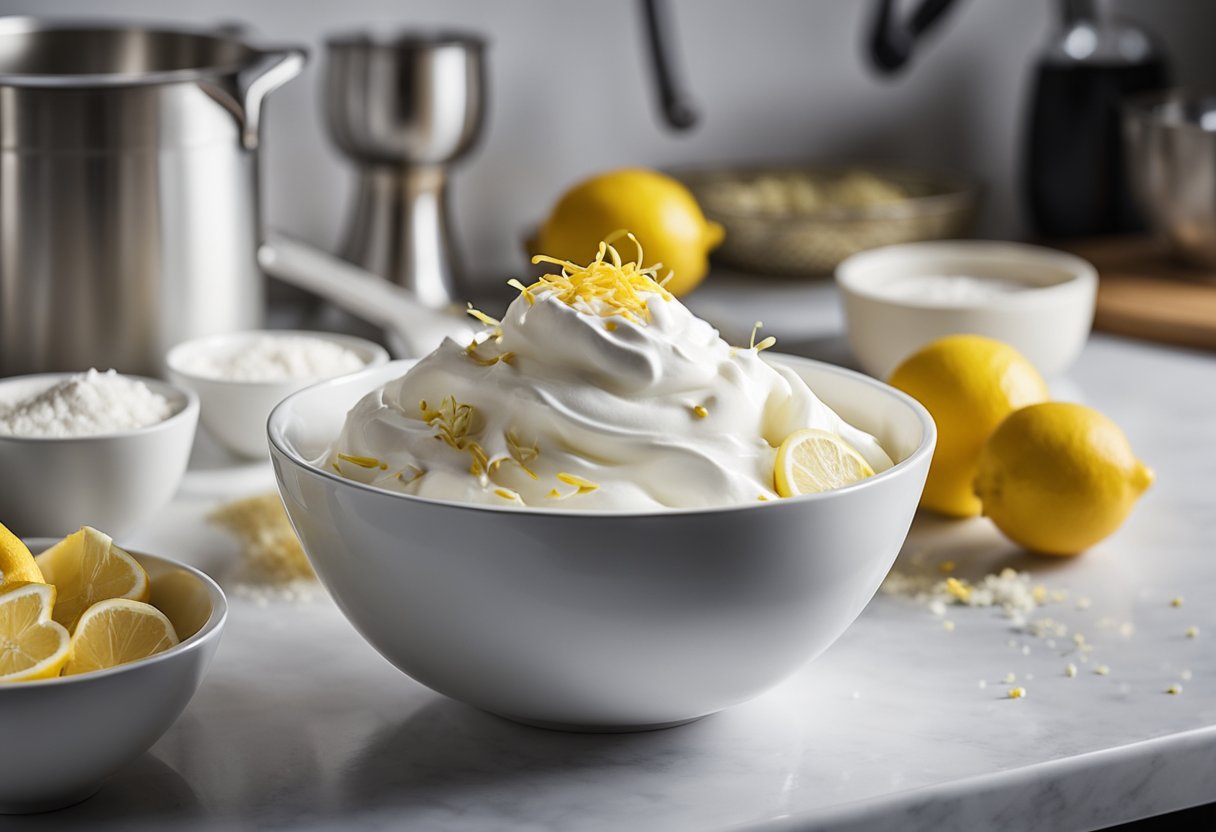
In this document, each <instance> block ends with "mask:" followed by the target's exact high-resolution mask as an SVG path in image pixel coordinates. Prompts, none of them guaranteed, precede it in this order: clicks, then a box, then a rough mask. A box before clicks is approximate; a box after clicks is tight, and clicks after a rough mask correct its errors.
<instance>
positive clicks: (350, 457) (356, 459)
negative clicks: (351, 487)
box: [338, 454, 388, 470]
mask: <svg viewBox="0 0 1216 832" xmlns="http://www.w3.org/2000/svg"><path fill="white" fill-rule="evenodd" d="M338 459H340V460H342V461H343V462H349V463H350V464H351V465H358V466H359V467H360V468H380V469H381V470H384V469H387V468H388V466H387V465H385V464H384V463H383V462H381V461H380V460H378V459H376V458H375V457H374V456H355V455H354V454H338Z"/></svg>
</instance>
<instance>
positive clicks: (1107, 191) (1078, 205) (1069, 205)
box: [1024, 0, 1169, 237]
mask: <svg viewBox="0 0 1216 832" xmlns="http://www.w3.org/2000/svg"><path fill="white" fill-rule="evenodd" d="M1063 7H1064V23H1065V25H1064V29H1063V32H1062V33H1061V34H1060V35H1059V36H1058V38H1057V39H1056V40H1055V41H1054V42H1053V43H1052V44H1050V45H1049V47H1048V49H1047V51H1046V52H1045V53H1044V54H1043V56H1042V57H1041V58H1040V60H1039V62H1038V66H1037V67H1036V70H1035V79H1034V88H1033V93H1032V98H1031V103H1030V113H1029V129H1028V136H1027V143H1026V159H1025V172H1024V173H1025V189H1026V191H1025V197H1026V200H1027V204H1028V208H1029V212H1030V220H1031V223H1032V225H1033V228H1034V230H1035V231H1036V232H1037V233H1038V234H1039V235H1040V236H1043V237H1086V236H1097V235H1102V234H1122V233H1130V232H1134V231H1140V230H1143V222H1142V221H1141V219H1140V216H1139V212H1138V211H1137V210H1136V207H1135V204H1134V202H1133V200H1132V195H1131V189H1130V186H1129V183H1128V179H1127V173H1126V170H1125V167H1124V158H1123V140H1122V129H1121V127H1120V108H1121V106H1122V102H1123V101H1124V100H1126V99H1127V98H1128V97H1129V96H1132V95H1136V94H1137V93H1143V92H1149V91H1153V90H1159V89H1163V88H1165V87H1167V86H1168V85H1169V68H1168V66H1167V64H1166V61H1165V58H1164V57H1163V56H1162V54H1161V53H1160V52H1159V51H1158V50H1157V48H1156V47H1155V45H1154V44H1153V42H1152V40H1151V39H1150V38H1149V36H1148V35H1147V34H1145V33H1144V32H1143V31H1141V30H1140V29H1137V28H1135V27H1133V26H1130V25H1128V24H1126V23H1121V22H1118V21H1114V20H1109V19H1106V18H1105V17H1104V16H1099V15H1098V14H1097V13H1096V10H1095V9H1094V7H1093V4H1092V3H1091V2H1088V0H1073V1H1072V2H1068V0H1065V2H1064V3H1063Z"/></svg>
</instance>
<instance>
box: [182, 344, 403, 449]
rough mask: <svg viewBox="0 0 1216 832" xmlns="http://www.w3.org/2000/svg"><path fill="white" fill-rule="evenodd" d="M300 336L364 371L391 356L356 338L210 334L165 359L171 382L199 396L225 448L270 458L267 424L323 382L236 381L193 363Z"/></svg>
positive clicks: (207, 423)
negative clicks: (339, 351)
mask: <svg viewBox="0 0 1216 832" xmlns="http://www.w3.org/2000/svg"><path fill="white" fill-rule="evenodd" d="M284 335H288V336H299V337H308V338H317V339H320V340H324V341H330V342H332V343H335V344H339V345H341V346H343V347H346V348H347V349H348V350H350V351H351V352H353V353H355V354H356V355H358V356H359V358H360V359H362V361H363V365H364V369H366V368H367V367H377V366H379V365H381V364H384V363H385V362H386V361H388V352H387V351H385V349H384V348H383V347H381V346H380V345H379V344H375V343H373V342H371V341H368V340H366V339H363V338H356V337H354V336H353V335H335V334H332V333H328V332H306V331H299V330H269V329H267V330H252V331H248V332H231V333H225V334H223V335H208V336H206V337H203V338H196V339H194V340H193V341H186V342H184V343H181V344H178V345H177V346H176V347H174V348H173V349H171V350H169V353H168V354H167V355H166V356H165V364H166V365H167V366H168V368H169V378H170V379H172V380H173V382H174V383H175V384H180V385H181V386H182V387H186V388H188V389H190V390H193V391H194V392H196V393H198V397H199V400H200V401H201V403H202V423H203V427H204V428H206V429H207V432H208V433H210V434H211V435H212V436H213V437H214V438H215V439H216V440H217V441H218V442H219V443H220V444H221V445H223V446H224V447H226V448H227V449H228V450H230V451H232V452H233V453H235V454H237V455H239V456H243V457H248V458H264V457H265V456H266V419H267V417H268V416H270V411H271V410H273V409H274V406H275V405H276V404H278V403H279V402H281V401H282V400H283V399H284V398H286V397H287V396H289V395H291V394H292V393H294V392H296V391H297V390H302V389H304V388H305V387H308V386H309V385H311V384H316V383H317V382H318V381H321V380H322V379H320V378H290V379H283V380H281V381H235V380H232V379H222V378H215V377H212V376H208V375H200V374H199V373H198V372H197V371H196V370H194V369H193V367H195V366H196V365H195V362H196V361H197V360H198V359H199V358H200V357H202V356H204V355H207V356H227V355H234V354H236V353H239V352H240V351H241V350H242V349H244V348H246V347H247V346H249V345H250V344H252V343H254V342H255V341H257V340H259V339H261V338H265V337H274V336H284Z"/></svg>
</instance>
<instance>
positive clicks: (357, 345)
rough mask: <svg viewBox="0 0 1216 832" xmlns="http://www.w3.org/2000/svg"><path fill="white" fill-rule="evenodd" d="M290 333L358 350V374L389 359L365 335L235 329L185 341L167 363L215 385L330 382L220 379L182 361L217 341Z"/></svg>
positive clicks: (191, 377) (178, 371)
mask: <svg viewBox="0 0 1216 832" xmlns="http://www.w3.org/2000/svg"><path fill="white" fill-rule="evenodd" d="M281 335H290V336H297V337H302V338H317V339H319V340H322V341H330V342H332V343H335V344H341V345H342V346H344V347H346V348H347V349H350V350H352V351H354V352H356V353H359V357H360V358H361V359H363V362H364V366H363V367H362V368H361V369H360V370H355V372H356V373H358V372H362V370H366V369H368V368H370V367H378V366H381V365H383V364H385V363H387V362H388V360H389V354H388V350H386V349H385V348H384V347H382V346H380V345H379V344H377V343H376V342H375V341H369V340H367V339H366V338H360V337H358V336H357V335H344V334H342V333H338V332H319V331H314V330H309V329H243V330H239V331H236V332H219V333H215V334H214V335H204V336H202V337H200V338H192V339H190V340H189V341H182V342H181V343H180V344H177V345H176V346H174V347H172V348H170V350H169V352H167V353H166V354H165V365H166V366H167V367H168V368H169V369H170V370H172V371H173V372H175V373H178V374H179V375H181V376H182V377H183V378H188V379H191V380H192V381H207V382H211V383H213V384H232V385H238V386H254V385H259V384H260V385H268V384H298V383H300V382H310V381H328V379H319V378H318V379H308V378H277V379H262V380H256V379H237V378H219V377H216V376H208V375H203V374H201V373H196V372H194V371H192V370H190V369H189V367H188V366H186V364H184V363H183V362H186V361H187V356H188V355H189V356H193V355H195V354H197V353H199V352H203V351H206V350H208V349H210V348H213V347H215V346H216V345H217V344H222V343H224V342H227V341H234V340H237V339H240V338H256V337H261V336H269V337H274V336H281ZM349 375H351V373H346V374H345V375H344V376H339V378H345V377H346V376H349Z"/></svg>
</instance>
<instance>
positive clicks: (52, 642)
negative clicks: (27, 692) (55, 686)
mask: <svg viewBox="0 0 1216 832" xmlns="http://www.w3.org/2000/svg"><path fill="white" fill-rule="evenodd" d="M54 606H55V587H53V586H51V585H49V584H43V583H22V584H17V585H15V586H10V587H8V588H7V589H5V590H4V591H3V593H0V682H26V681H30V680H32V679H49V678H51V677H53V676H58V675H59V671H60V669H61V668H62V667H63V665H64V664H65V663H66V662H67V660H68V656H69V655H70V651H71V636H69V635H68V631H67V630H66V629H64V627H63V625H62V624H58V623H56V622H55V621H52V620H51V608H52V607H54Z"/></svg>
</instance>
